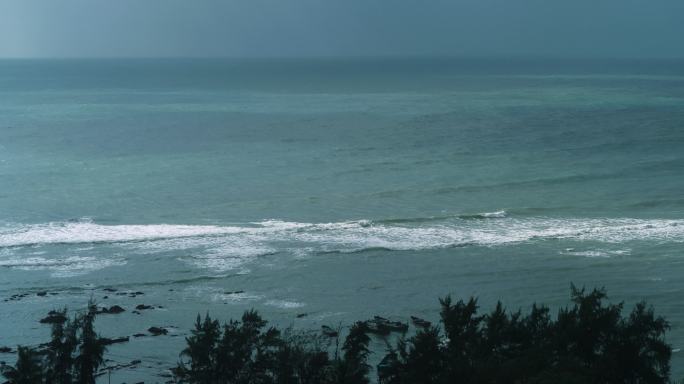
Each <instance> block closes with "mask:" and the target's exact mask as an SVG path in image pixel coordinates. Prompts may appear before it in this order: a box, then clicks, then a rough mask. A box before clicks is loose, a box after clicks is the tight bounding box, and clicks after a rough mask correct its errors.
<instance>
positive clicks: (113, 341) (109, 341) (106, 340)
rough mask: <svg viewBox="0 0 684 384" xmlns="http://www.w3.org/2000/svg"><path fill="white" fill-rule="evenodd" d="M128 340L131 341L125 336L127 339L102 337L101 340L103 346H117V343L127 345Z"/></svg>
mask: <svg viewBox="0 0 684 384" xmlns="http://www.w3.org/2000/svg"><path fill="white" fill-rule="evenodd" d="M128 340H129V339H128V336H125V337H118V338H116V339H109V338H106V337H102V338H100V344H102V345H112V344H117V343H125V342H127V341H128Z"/></svg>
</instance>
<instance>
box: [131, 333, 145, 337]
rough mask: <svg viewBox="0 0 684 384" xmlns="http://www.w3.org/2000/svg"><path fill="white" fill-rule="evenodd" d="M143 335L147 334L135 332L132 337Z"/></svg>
mask: <svg viewBox="0 0 684 384" xmlns="http://www.w3.org/2000/svg"><path fill="white" fill-rule="evenodd" d="M145 336H147V335H146V334H144V333H136V334H135V335H133V337H145Z"/></svg>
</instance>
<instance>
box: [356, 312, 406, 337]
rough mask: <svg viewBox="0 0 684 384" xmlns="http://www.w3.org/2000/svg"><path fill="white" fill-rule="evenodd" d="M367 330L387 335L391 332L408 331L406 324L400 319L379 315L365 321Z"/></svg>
mask: <svg viewBox="0 0 684 384" xmlns="http://www.w3.org/2000/svg"><path fill="white" fill-rule="evenodd" d="M366 325H367V326H368V332H370V333H374V334H377V335H388V334H389V333H391V332H406V331H408V324H406V323H402V322H400V321H391V320H389V319H386V318H384V317H381V316H375V317H374V318H373V320H368V321H367V322H366Z"/></svg>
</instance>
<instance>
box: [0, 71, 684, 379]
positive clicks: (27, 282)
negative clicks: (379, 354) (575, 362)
mask: <svg viewBox="0 0 684 384" xmlns="http://www.w3.org/2000/svg"><path fill="white" fill-rule="evenodd" d="M0 276H1V278H0V346H3V345H9V346H14V345H16V344H19V343H22V344H38V343H40V342H43V341H46V338H47V335H48V333H49V327H47V326H44V325H41V324H39V323H38V320H39V319H40V318H41V317H43V316H44V314H45V313H46V312H47V311H49V310H50V309H54V308H60V307H64V306H68V307H69V308H73V309H79V308H82V307H84V306H85V304H86V302H87V300H88V299H89V298H91V297H93V298H94V299H95V300H97V301H98V303H100V304H101V305H108V306H110V305H114V304H118V305H121V306H123V307H124V308H126V309H127V312H126V313H124V314H120V315H103V316H101V317H100V318H99V319H98V323H97V327H98V330H99V331H101V333H103V334H104V335H105V336H109V337H118V336H126V335H132V334H134V333H138V332H144V331H145V330H146V329H147V328H148V327H150V326H153V325H154V326H167V327H171V328H170V329H172V330H173V332H172V335H171V336H160V337H147V338H139V339H132V340H131V341H130V342H129V343H125V344H117V345H113V346H111V347H110V349H109V353H108V355H107V356H108V358H110V359H111V360H112V362H126V361H130V360H133V359H140V360H142V361H143V364H142V366H141V367H139V368H137V369H136V370H131V371H125V370H124V371H118V372H114V373H113V374H112V379H113V380H114V379H116V380H119V381H117V382H121V381H130V380H133V379H137V378H141V375H143V377H142V378H141V379H146V381H150V380H151V381H154V380H161V381H163V380H164V379H163V378H158V377H156V376H155V373H156V372H157V371H159V370H160V369H162V368H164V367H168V366H171V365H174V364H175V363H176V361H177V358H178V355H177V353H178V352H179V351H180V350H181V349H182V346H183V344H184V340H183V336H184V335H185V334H187V331H188V329H189V328H190V327H191V325H192V322H193V321H194V318H195V316H196V314H197V313H198V312H200V313H205V312H206V311H209V312H210V313H211V314H212V316H215V317H217V318H219V319H223V320H227V319H229V318H230V317H237V316H239V315H240V314H241V313H242V311H244V310H245V309H249V308H256V309H258V310H259V311H261V312H263V313H264V315H265V317H266V318H268V319H270V320H272V321H273V322H274V323H276V324H278V325H281V326H289V325H293V326H295V327H296V328H312V329H317V328H319V327H320V326H321V325H322V324H331V325H337V324H339V323H342V324H349V323H350V322H352V321H353V320H358V319H364V318H368V317H371V316H373V315H376V314H378V315H383V316H389V317H394V318H397V319H407V318H408V316H409V315H419V316H422V317H426V318H428V319H432V320H437V318H438V302H437V298H438V297H442V296H445V295H447V294H451V295H452V296H454V297H457V298H467V297H469V296H471V295H474V296H477V297H479V300H480V304H481V307H482V308H483V309H484V310H488V309H490V308H491V307H492V306H493V305H494V304H495V302H496V300H498V299H501V300H502V301H503V303H504V304H505V306H506V307H507V308H508V309H511V310H517V309H518V308H522V309H523V310H526V309H527V308H528V306H529V305H530V304H531V303H532V302H535V301H536V302H539V303H545V304H548V305H550V306H551V307H552V308H553V310H554V311H555V310H556V309H557V308H558V307H559V306H562V305H566V304H567V303H568V302H569V292H570V290H569V288H570V284H571V283H574V284H575V285H578V286H586V287H588V288H591V287H605V288H606V289H607V291H608V294H609V297H610V298H611V299H612V300H613V301H615V302H617V301H625V303H626V306H627V308H630V307H631V306H632V305H633V304H634V303H636V302H637V301H640V300H642V299H644V300H647V301H648V302H649V303H650V304H653V305H654V306H655V308H656V311H657V313H659V314H662V315H664V316H666V317H667V319H668V320H669V321H670V322H671V325H672V330H671V332H669V334H668V338H669V342H670V343H672V344H673V347H674V348H675V349H677V350H678V349H679V348H682V347H684V278H682V277H683V276H684V62H682V61H581V60H578V61H562V60H555V61H554V60H546V61H545V60H493V59H492V60H485V59H481V60H475V59H469V60H466V59H461V60H458V59H430V60H429V59H384V60H379V59H378V60H370V59H355V60H352V59H350V60H333V59H320V60H81V61H78V60H54V61H51V60H44V61H24V60H5V61H0ZM104 288H114V289H117V290H118V292H127V291H134V292H137V291H140V292H144V295H141V296H137V297H135V298H131V297H129V296H127V295H116V294H114V293H107V292H105V291H103V289H104ZM42 291H47V292H48V294H47V295H46V296H38V295H36V294H37V293H39V292H42ZM235 291H242V292H239V293H234V292H235ZM17 294H20V295H21V294H26V296H25V297H23V298H21V299H17V300H7V301H2V300H4V299H9V298H11V297H12V295H17ZM104 296H108V298H106V299H105V298H104ZM143 303H144V304H149V305H155V306H162V307H163V308H158V309H155V310H151V311H144V312H142V313H141V314H140V315H136V314H132V313H131V310H132V309H134V307H135V305H137V304H143ZM298 314H306V316H304V317H301V318H297V315H298ZM174 336H176V337H174ZM374 346H375V348H378V349H380V350H384V344H383V343H382V342H381V341H376V342H375V344H374ZM0 360H10V361H11V360H12V357H11V356H9V355H8V356H5V355H0ZM673 373H674V377H675V378H681V377H682V376H684V356H683V355H682V354H681V353H675V354H674V355H673ZM145 375H147V376H145ZM115 376H116V377H115Z"/></svg>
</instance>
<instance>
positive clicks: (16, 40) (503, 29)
mask: <svg viewBox="0 0 684 384" xmlns="http://www.w3.org/2000/svg"><path fill="white" fill-rule="evenodd" d="M682 14H684V2H681V1H675V0H660V1H657V2H646V1H643V0H632V1H628V2H625V1H618V0H603V1H600V2H595V1H593V2H592V1H588V0H580V1H575V2H572V3H560V2H548V1H547V2H544V1H539V0H520V1H517V2H515V3H514V2H510V1H505V0H480V1H474V0H456V1H442V0H437V1H432V2H429V3H421V2H417V1H413V0H395V1H391V2H390V1H384V0H377V1H360V0H349V1H345V2H321V1H315V0H294V1H290V2H281V1H275V0H254V1H250V2H245V1H238V0H232V1H230V0H229V1H226V0H201V1H193V2H187V1H182V0H148V1H144V2H141V1H137V0H121V1H117V2H111V1H104V0H63V1H60V2H52V1H48V0H0V58H215V57H216V58H300V57H302V58H334V57H359V58H362V57H371V58H375V57H465V58H471V57H487V58H502V57H503V58H511V57H512V58H519V57H539V58H579V59H588V58H600V59H644V58H653V59H678V58H684V46H683V45H682V44H680V42H679V37H680V36H682V35H684V23H681V22H680V21H681V20H680V19H681V17H680V15H682Z"/></svg>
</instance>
